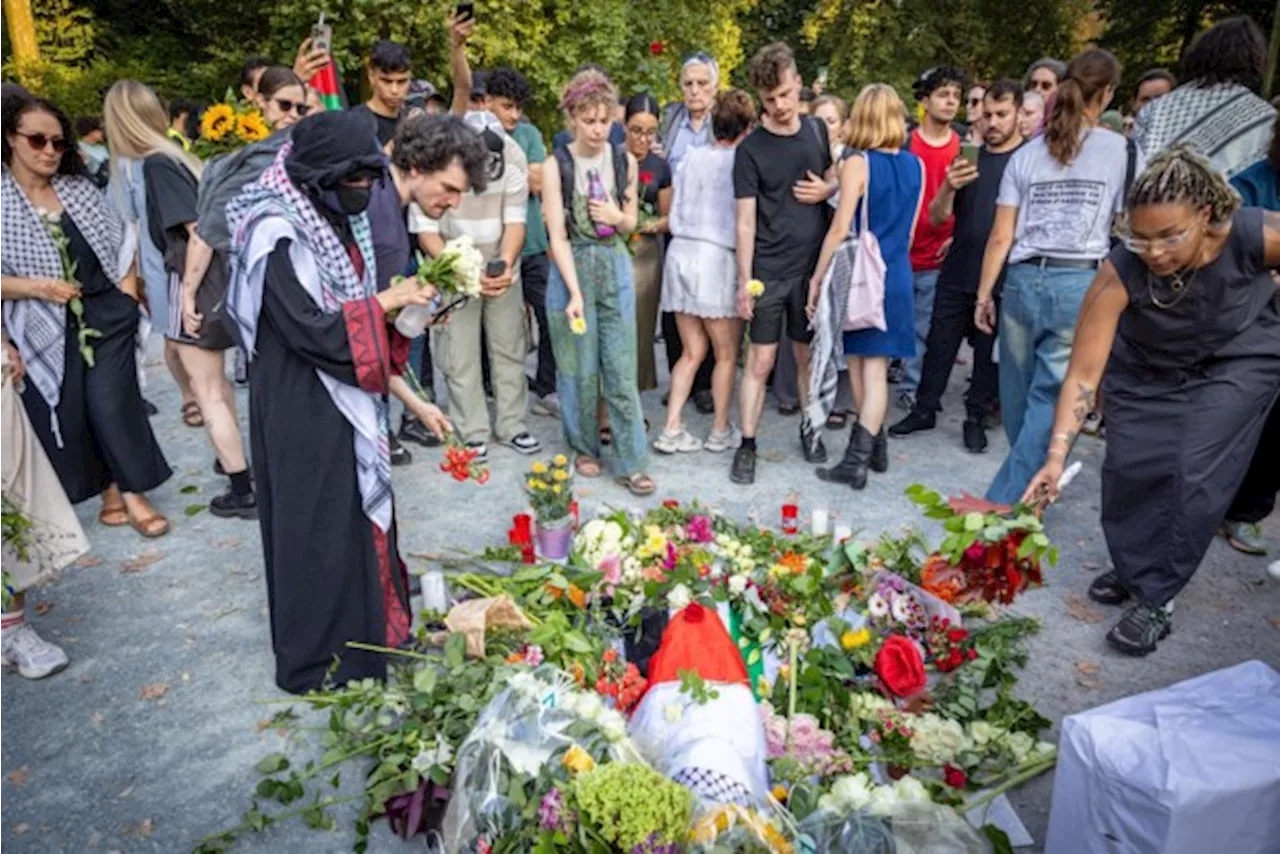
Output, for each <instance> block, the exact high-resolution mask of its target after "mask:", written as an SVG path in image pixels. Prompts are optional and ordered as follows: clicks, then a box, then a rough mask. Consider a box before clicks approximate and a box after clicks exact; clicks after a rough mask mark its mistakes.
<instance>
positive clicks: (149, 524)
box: [129, 513, 169, 540]
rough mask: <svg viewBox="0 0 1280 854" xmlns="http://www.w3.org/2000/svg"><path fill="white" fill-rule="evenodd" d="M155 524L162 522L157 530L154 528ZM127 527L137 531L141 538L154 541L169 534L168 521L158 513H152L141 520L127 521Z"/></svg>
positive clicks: (131, 519)
mask: <svg viewBox="0 0 1280 854" xmlns="http://www.w3.org/2000/svg"><path fill="white" fill-rule="evenodd" d="M155 522H163V523H164V524H163V525H161V526H160V527H159V528H156V527H154V523H155ZM129 526H130V527H132V528H133V530H135V531H137V532H138V533H139V534H140V535H141V536H142V537H143V538H145V539H148V540H154V539H156V538H157V537H163V536H164V535H165V534H167V533H169V520H168V519H166V518H165V517H164V516H162V515H161V514H159V513H152V514H151V515H150V516H147V517H145V518H143V519H133V518H130V519H129Z"/></svg>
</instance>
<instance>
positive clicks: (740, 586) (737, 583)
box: [729, 575, 747, 596]
mask: <svg viewBox="0 0 1280 854" xmlns="http://www.w3.org/2000/svg"><path fill="white" fill-rule="evenodd" d="M746 589H747V577H746V576H745V575H734V576H730V578H729V592H730V593H732V594H733V595H734V596H741V595H742V594H743V593H745V592H746Z"/></svg>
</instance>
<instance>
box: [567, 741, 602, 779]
mask: <svg viewBox="0 0 1280 854" xmlns="http://www.w3.org/2000/svg"><path fill="white" fill-rule="evenodd" d="M561 762H562V763H563V764H564V767H566V768H568V769H569V770H570V771H572V772H574V773H575V774H585V773H587V772H588V771H591V770H592V769H594V768H595V767H596V761H595V760H594V759H592V758H591V754H590V753H587V751H585V750H583V749H582V748H581V747H579V746H578V745H576V744H575V745H574V746H573V747H570V748H569V749H568V751H566V752H565V754H564V759H562V760H561Z"/></svg>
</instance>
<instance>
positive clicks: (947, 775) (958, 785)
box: [942, 765, 969, 789]
mask: <svg viewBox="0 0 1280 854" xmlns="http://www.w3.org/2000/svg"><path fill="white" fill-rule="evenodd" d="M942 777H943V779H944V780H946V781H947V785H948V786H950V787H951V788H953V789H963V788H964V787H965V786H966V785H968V783H969V777H968V775H966V774H965V773H964V769H963V768H957V767H956V766H954V765H944V766H942Z"/></svg>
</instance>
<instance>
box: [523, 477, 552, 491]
mask: <svg viewBox="0 0 1280 854" xmlns="http://www.w3.org/2000/svg"><path fill="white" fill-rule="evenodd" d="M526 483H527V484H528V487H529V488H530V489H532V490H533V491H534V492H537V491H538V490H540V489H546V488H547V484H546V482H545V481H541V480H538V479H537V478H536V477H531V478H529V480H528V481H526Z"/></svg>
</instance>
